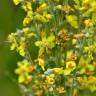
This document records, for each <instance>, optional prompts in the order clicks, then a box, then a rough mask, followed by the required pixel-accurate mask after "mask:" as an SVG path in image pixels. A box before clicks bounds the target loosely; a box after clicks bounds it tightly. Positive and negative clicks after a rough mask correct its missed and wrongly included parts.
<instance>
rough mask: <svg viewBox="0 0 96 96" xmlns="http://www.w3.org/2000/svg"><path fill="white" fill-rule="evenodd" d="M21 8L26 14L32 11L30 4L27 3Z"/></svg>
mask: <svg viewBox="0 0 96 96" xmlns="http://www.w3.org/2000/svg"><path fill="white" fill-rule="evenodd" d="M22 8H23V9H24V10H25V11H26V12H28V11H32V5H31V2H27V3H26V4H25V5H23V6H22Z"/></svg>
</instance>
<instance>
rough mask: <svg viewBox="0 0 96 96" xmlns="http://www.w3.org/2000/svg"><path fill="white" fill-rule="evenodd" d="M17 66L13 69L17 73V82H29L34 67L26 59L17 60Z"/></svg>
mask: <svg viewBox="0 0 96 96" xmlns="http://www.w3.org/2000/svg"><path fill="white" fill-rule="evenodd" d="M17 64H18V68H17V69H16V70H15V73H16V74H18V75H19V77H18V82H19V83H25V84H27V83H29V82H30V81H31V80H32V75H31V73H32V71H33V70H34V67H33V66H31V65H30V63H29V62H28V61H27V60H24V61H22V62H18V63H17Z"/></svg>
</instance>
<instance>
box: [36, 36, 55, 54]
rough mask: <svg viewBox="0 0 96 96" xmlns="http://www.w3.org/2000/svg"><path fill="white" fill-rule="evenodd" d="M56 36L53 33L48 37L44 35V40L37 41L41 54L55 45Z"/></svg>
mask: <svg viewBox="0 0 96 96" xmlns="http://www.w3.org/2000/svg"><path fill="white" fill-rule="evenodd" d="M54 41H55V36H54V35H53V34H51V35H50V36H49V37H48V38H46V37H42V41H36V42H35V45H36V46H38V47H39V48H40V49H39V55H42V53H43V52H44V51H45V50H46V51H47V50H48V49H52V48H53V47H54V46H55V43H54Z"/></svg>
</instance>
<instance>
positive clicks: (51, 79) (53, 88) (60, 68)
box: [8, 0, 96, 96]
mask: <svg viewBox="0 0 96 96" xmlns="http://www.w3.org/2000/svg"><path fill="white" fill-rule="evenodd" d="M13 2H14V4H15V5H17V6H18V5H20V6H21V8H22V9H23V10H25V12H26V16H25V18H24V20H23V22H22V24H23V28H22V29H18V30H17V31H16V32H15V33H11V34H10V35H9V36H8V40H9V41H10V42H11V50H16V51H17V52H18V53H19V54H20V55H21V56H22V57H23V58H24V60H23V61H21V62H18V63H17V64H18V68H17V69H16V70H15V73H16V74H17V75H18V82H19V83H20V84H21V86H25V88H26V89H27V92H25V93H24V94H27V96H30V94H31V96H67V95H68V96H69V95H70V96H77V95H78V94H79V91H80V90H90V91H91V92H94V91H96V82H95V81H96V59H95V58H96V33H95V31H96V28H95V27H96V1H95V0H13ZM34 51H35V52H36V54H35V56H34V57H33V55H34Z"/></svg>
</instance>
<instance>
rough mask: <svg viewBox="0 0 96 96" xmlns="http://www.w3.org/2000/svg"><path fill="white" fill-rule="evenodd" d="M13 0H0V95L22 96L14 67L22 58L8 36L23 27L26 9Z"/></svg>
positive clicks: (83, 95)
mask: <svg viewBox="0 0 96 96" xmlns="http://www.w3.org/2000/svg"><path fill="white" fill-rule="evenodd" d="M18 7H19V6H15V5H14V4H13V1H12V0H0V96H21V92H20V89H19V86H18V84H17V81H16V75H15V74H14V69H15V68H16V62H17V61H19V60H20V59H21V58H20V57H19V56H18V54H17V53H15V52H12V51H10V50H9V49H10V48H9V44H8V42H7V36H8V34H9V33H11V32H15V31H16V28H22V21H23V18H24V11H23V10H22V9H20V8H18ZM81 93H82V95H80V96H88V94H89V96H96V93H92V94H90V92H88V91H87V92H85V91H84V92H81Z"/></svg>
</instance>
